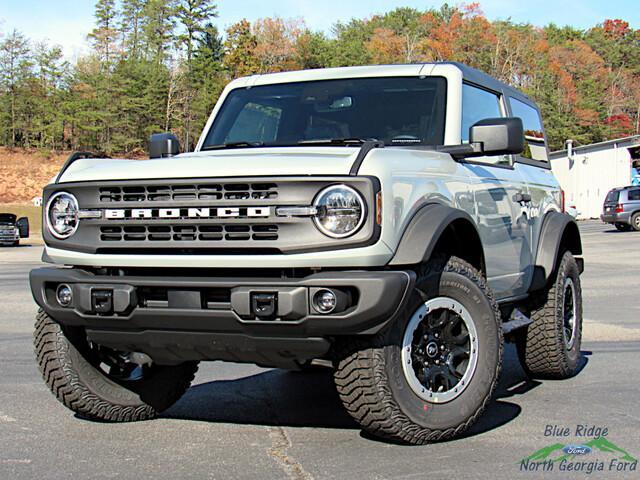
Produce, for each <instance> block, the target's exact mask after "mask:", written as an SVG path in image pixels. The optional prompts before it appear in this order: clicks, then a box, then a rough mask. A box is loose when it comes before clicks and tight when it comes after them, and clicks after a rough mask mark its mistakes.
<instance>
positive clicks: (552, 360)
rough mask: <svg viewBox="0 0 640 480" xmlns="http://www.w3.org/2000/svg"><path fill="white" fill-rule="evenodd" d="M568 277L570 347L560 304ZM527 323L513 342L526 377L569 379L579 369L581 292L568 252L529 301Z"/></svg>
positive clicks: (578, 273) (573, 261)
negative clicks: (572, 314)
mask: <svg viewBox="0 0 640 480" xmlns="http://www.w3.org/2000/svg"><path fill="white" fill-rule="evenodd" d="M567 276H570V277H571V279H572V280H573V282H574V285H575V292H576V294H575V298H574V302H576V306H577V320H576V321H577V322H578V325H577V331H576V333H575V340H574V342H573V346H572V348H570V349H568V348H567V345H566V343H565V338H564V333H563V327H564V319H563V305H564V294H565V293H564V291H565V279H566V278H567ZM532 304H533V309H532V310H531V311H530V317H531V320H532V321H533V323H531V324H530V325H529V326H528V327H527V328H526V329H523V331H522V332H521V333H520V334H519V336H518V337H517V339H516V347H517V350H518V356H519V357H520V362H521V363H522V366H523V368H524V370H525V371H526V372H527V374H528V375H529V376H530V377H534V378H535V377H539V378H556V379H562V378H569V377H571V376H573V375H575V374H576V372H577V371H578V369H579V366H580V357H581V354H580V345H581V341H582V293H581V289H580V271H579V269H578V264H577V263H576V260H575V258H573V255H572V254H571V252H568V251H566V252H564V254H563V255H562V257H561V260H560V264H559V265H558V268H557V269H556V276H555V279H554V280H553V283H552V284H551V285H550V286H549V287H548V288H547V290H546V291H545V292H543V293H541V294H540V295H538V296H537V298H534V299H532Z"/></svg>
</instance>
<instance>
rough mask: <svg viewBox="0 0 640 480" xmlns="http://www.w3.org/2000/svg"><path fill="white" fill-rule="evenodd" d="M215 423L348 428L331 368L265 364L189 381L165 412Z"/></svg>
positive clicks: (348, 420) (352, 424)
mask: <svg viewBox="0 0 640 480" xmlns="http://www.w3.org/2000/svg"><path fill="white" fill-rule="evenodd" d="M163 416H165V417H169V418H181V419H188V420H200V421H207V422H216V423H238V424H251V425H268V426H286V427H321V428H351V429H357V428H358V425H357V424H356V423H355V422H354V421H353V420H352V419H351V417H350V416H349V414H348V413H347V412H346V411H345V410H344V409H343V408H342V404H341V403H340V399H339V398H338V394H337V393H336V390H335V388H334V386H333V377H332V371H331V370H330V369H326V370H319V371H314V372H308V373H300V372H288V371H286V370H269V371H267V372H264V373H259V374H257V375H252V376H250V377H245V378H240V379H237V380H218V381H214V382H208V383H203V384H200V385H196V386H194V387H191V388H190V389H189V391H188V392H187V393H186V394H185V396H184V397H183V398H182V399H181V400H180V401H179V402H178V403H177V404H176V405H174V406H173V407H172V408H170V409H169V410H167V411H166V412H165V414H164V415H163Z"/></svg>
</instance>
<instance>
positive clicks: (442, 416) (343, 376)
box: [335, 258, 503, 444]
mask: <svg viewBox="0 0 640 480" xmlns="http://www.w3.org/2000/svg"><path fill="white" fill-rule="evenodd" d="M502 348H503V340H502V330H501V326H500V312H499V310H498V306H497V303H496V302H495V300H494V298H493V295H492V293H491V291H490V289H489V287H488V286H487V284H486V281H485V280H484V278H483V277H482V275H481V274H480V272H478V271H477V270H476V269H475V268H473V267H472V266H471V265H469V264H468V263H467V262H464V261H463V260H460V259H457V258H450V259H446V258H438V259H435V260H432V261H430V262H429V263H428V264H427V265H425V266H424V268H423V269H422V271H421V272H420V275H419V278H418V279H417V283H416V287H415V289H414V291H413V292H412V294H411V297H410V299H409V301H408V302H407V304H406V306H405V307H404V309H403V311H402V313H401V314H400V315H399V317H398V318H396V319H395V320H394V322H393V323H392V324H391V325H390V326H389V327H388V328H387V329H385V331H383V332H382V333H380V334H378V335H376V336H375V337H374V338H370V339H368V340H362V339H353V340H352V341H351V343H350V344H348V345H346V346H345V351H344V353H343V355H342V356H341V359H340V361H339V362H338V363H337V368H336V372H335V383H336V387H337V390H338V393H339V396H340V399H341V400H342V402H343V404H344V406H345V408H346V409H347V411H348V412H349V413H350V414H351V416H352V417H353V418H354V419H355V420H356V421H358V423H359V424H360V425H361V426H362V427H363V428H364V429H365V430H366V431H368V432H369V433H371V434H373V435H376V436H379V437H384V438H388V439H391V440H395V441H400V442H403V443H411V444H424V443H428V442H432V441H438V440H445V439H448V438H452V437H454V436H457V435H460V434H461V433H462V432H464V431H465V430H467V429H468V428H469V427H470V426H471V425H472V424H473V423H474V422H475V421H476V420H477V418H478V417H479V416H480V415H481V414H482V412H483V411H484V410H485V408H486V406H487V404H488V402H489V401H490V399H491V396H492V394H493V391H494V389H495V386H496V383H497V380H498V376H499V372H500V368H501V365H502Z"/></svg>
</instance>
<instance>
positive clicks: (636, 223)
mask: <svg viewBox="0 0 640 480" xmlns="http://www.w3.org/2000/svg"><path fill="white" fill-rule="evenodd" d="M631 227H632V228H633V229H634V230H635V231H636V232H639V231H640V212H637V213H634V214H633V215H632V216H631Z"/></svg>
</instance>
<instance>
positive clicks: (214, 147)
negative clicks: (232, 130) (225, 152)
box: [200, 141, 264, 150]
mask: <svg viewBox="0 0 640 480" xmlns="http://www.w3.org/2000/svg"><path fill="white" fill-rule="evenodd" d="M263 146H264V142H245V141H242V142H229V143H221V144H219V145H205V146H204V147H202V148H201V149H200V150H222V149H224V148H252V147H263Z"/></svg>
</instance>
